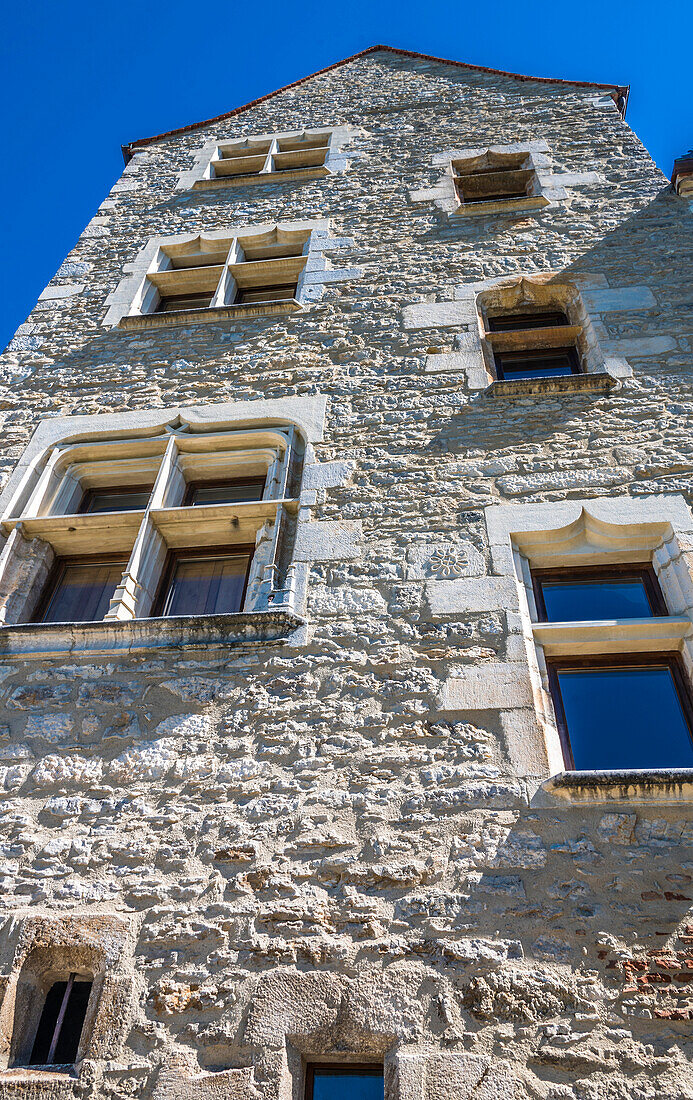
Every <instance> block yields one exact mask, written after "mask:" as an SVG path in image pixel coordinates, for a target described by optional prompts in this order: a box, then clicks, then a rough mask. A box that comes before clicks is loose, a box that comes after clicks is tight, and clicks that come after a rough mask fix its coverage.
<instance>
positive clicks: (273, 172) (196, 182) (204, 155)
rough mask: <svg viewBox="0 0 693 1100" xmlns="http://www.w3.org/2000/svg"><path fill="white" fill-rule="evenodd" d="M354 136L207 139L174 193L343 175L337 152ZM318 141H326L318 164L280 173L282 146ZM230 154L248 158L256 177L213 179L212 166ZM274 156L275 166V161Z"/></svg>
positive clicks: (294, 133) (326, 130)
mask: <svg viewBox="0 0 693 1100" xmlns="http://www.w3.org/2000/svg"><path fill="white" fill-rule="evenodd" d="M354 132H355V129H354V127H349V126H322V127H321V126H318V127H310V128H308V129H305V130H287V131H283V132H281V133H272V134H253V135H249V136H246V137H237V138H230V139H228V140H227V139H221V140H220V139H219V138H218V137H215V138H211V139H210V140H209V141H207V142H206V143H205V145H204V146H203V147H202V149H201V150H200V151H199V153H198V154H197V156H196V157H195V162H194V164H193V167H192V168H190V169H188V170H186V171H185V172H182V173H181V175H180V176H179V178H178V181H177V183H176V190H177V191H189V190H191V189H194V190H209V189H219V188H227V187H246V186H252V185H253V184H255V185H257V184H265V185H267V184H272V183H282V182H284V181H293V180H307V179H319V178H320V177H321V176H329V175H333V174H334V173H336V172H343V171H344V170H345V169H346V167H347V160H346V157H345V156H344V154H343V153H342V152H341V149H342V146H343V145H344V144H345V142H347V141H348V140H349V138H350V136H351V134H352V133H354ZM320 138H325V139H326V144H325V157H324V160H323V162H322V163H321V164H318V165H313V166H308V167H304V168H300V169H296V168H288V169H283V168H282V167H281V153H280V152H279V147H280V146H281V144H282V143H283V142H296V143H298V142H300V141H301V140H306V143H307V144H308V143H309V142H311V141H314V140H315V139H320ZM265 146H267V148H266V149H264V147H265ZM254 148H258V149H259V152H258V156H257V158H255V157H253V156H252V152H253V149H254ZM234 150H237V151H238V152H239V154H241V155H242V156H243V158H244V159H245V157H246V156H247V155H250V159H251V160H252V162H253V164H254V165H256V164H257V165H258V166H259V167H258V170H257V173H256V174H248V175H239V176H233V175H222V176H217V175H216V167H215V166H216V164H217V163H218V162H219V161H220V160H223V159H227V158H230V156H231V154H233V152H234ZM278 153H279V162H277V161H276V160H275V157H276V156H277V154H278ZM309 159H310V158H309ZM261 162H262V163H261Z"/></svg>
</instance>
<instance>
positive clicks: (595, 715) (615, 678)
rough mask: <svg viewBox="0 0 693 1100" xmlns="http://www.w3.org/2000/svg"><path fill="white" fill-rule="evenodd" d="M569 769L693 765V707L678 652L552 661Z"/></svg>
mask: <svg viewBox="0 0 693 1100" xmlns="http://www.w3.org/2000/svg"><path fill="white" fill-rule="evenodd" d="M547 668H548V672H549V683H550V686H551V694H552V697H553V701H554V706H555V708H556V719H557V722H558V728H559V732H560V734H561V738H562V740H563V750H564V754H565V759H566V766H567V767H568V768H577V769H578V770H583V769H590V770H597V771H611V770H614V769H616V770H618V769H621V768H646V769H650V768H690V767H693V742H692V740H691V737H692V731H693V710H692V708H691V701H690V693H689V688H688V685H687V683H686V678H685V673H684V670H683V666H682V662H681V657H680V655H679V654H678V653H670V654H667V653H656V654H647V653H644V654H633V655H632V656H625V655H624V656H621V657H618V658H614V657H601V658H599V657H589V658H584V659H582V660H581V659H579V658H577V659H573V660H570V659H565V658H564V659H562V660H550V661H547Z"/></svg>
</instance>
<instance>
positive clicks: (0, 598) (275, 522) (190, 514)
mask: <svg viewBox="0 0 693 1100" xmlns="http://www.w3.org/2000/svg"><path fill="white" fill-rule="evenodd" d="M325 405H326V400H325V398H324V397H321V396H318V397H306V398H285V399H281V398H280V399H277V400H274V401H264V400H257V401H249V402H231V403H227V404H223V405H216V406H215V405H211V406H198V407H191V408H179V409H172V410H156V411H155V412H149V413H136V414H134V420H135V423H134V424H133V414H132V413H124V414H106V415H95V416H83V417H67V418H62V419H57V418H56V420H50V421H44V422H43V424H42V425H41V426H40V428H39V430H38V431H37V433H36V436H35V437H34V440H32V443H31V444H30V446H29V448H27V452H26V453H25V455H24V456H23V459H22V461H21V462H20V465H19V467H18V469H17V470H16V471H15V474H14V475H13V477H12V478H11V479H10V482H9V483H8V486H7V488H6V489H5V491H4V493H3V494H2V497H0V517H1V519H0V523H1V524H2V528H3V531H4V533H5V534H6V535H7V539H6V542H5V545H4V548H3V549H2V552H1V553H0V622H2V623H3V624H4V625H3V626H1V627H0V638H2V641H1V642H0V645H3V646H4V651H5V653H7V654H10V655H11V654H15V655H18V654H21V653H24V654H25V655H28V654H41V653H44V655H45V653H46V652H50V651H53V649H55V651H56V652H62V651H64V650H65V649H71V648H74V647H75V645H76V644H77V646H78V648H83V649H85V650H88V651H91V650H92V649H94V650H96V651H102V650H103V649H106V650H107V649H109V648H113V647H115V648H118V647H120V646H124V647H127V648H129V649H130V648H132V646H133V645H135V646H136V647H137V646H139V647H143V648H148V647H150V646H152V645H169V644H175V645H181V644H194V643H197V642H215V643H216V642H219V643H220V644H226V643H229V642H235V641H238V640H240V639H244V640H248V641H249V642H253V641H255V642H261V643H262V644H266V643H268V642H271V641H274V640H278V639H280V638H285V637H286V636H287V635H288V634H290V633H292V632H294V631H296V630H297V629H299V628H300V627H301V626H302V624H303V623H304V622H305V620H304V618H303V615H304V612H305V605H306V598H307V576H308V562H309V561H310V560H312V557H311V553H313V556H315V554H317V556H318V557H320V548H319V546H318V549H317V551H314V552H312V551H311V550H310V549H309V548H308V549H306V545H307V543H310V538H308V540H307V543H306V538H305V536H304V537H303V544H304V545H303V549H302V548H301V546H298V540H299V539H300V538H301V533H302V529H303V527H304V526H305V525H306V524H307V523H308V522H309V520H310V504H311V503H312V502H313V500H314V498H315V496H316V491H315V489H306V490H305V491H304V483H303V472H305V468H306V467H307V466H313V467H318V464H317V463H316V461H315V454H314V450H313V443H314V442H316V441H318V440H319V439H321V438H322V431H323V424H324V415H325ZM37 436H38V438H37ZM143 440H144V442H145V445H144V452H145V453H143V446H142V442H141V441H143ZM138 441H140V442H138ZM229 443H232V444H233V447H232V448H231V450H230V449H229V446H228V444H229ZM205 449H206V450H205ZM234 450H235V452H236V456H235V457H236V458H238V456H241V457H242V460H243V461H244V462H246V463H247V461H249V458H248V456H250V457H251V458H252V461H254V462H255V464H256V465H257V464H258V463H264V466H265V468H266V469H267V471H268V472H269V476H268V478H267V492H266V496H265V499H264V500H262V501H255V502H250V503H248V504H240V505H239V504H235V505H211V506H208V508H210V512H209V517H210V518H209V520H207V522H206V524H205V532H204V533H203V534H202V536H201V535H200V532H199V524H200V511H201V510H200V506H191V507H177V506H176V504H177V499H178V497H180V498H181V499H182V494H183V492H184V484H183V480H184V478H183V474H184V473H185V474H187V475H188V476H193V477H194V476H195V471H196V469H199V466H200V464H202V465H205V464H207V463H209V462H210V461H212V460H211V459H210V458H209V456H210V455H212V456H213V461H214V465H215V469H217V470H218V469H220V468H221V467H222V466H224V463H226V466H225V467H224V468H225V469H228V468H230V465H229V461H228V455H229V454H232V453H233V451H234ZM116 452H117V453H118V454H119V456H120V460H121V462H122V471H123V475H122V476H125V477H126V478H128V477H130V478H135V479H140V478H141V477H142V475H143V474H147V473H148V474H149V475H152V474H153V473H154V465H156V466H157V469H158V472H157V474H156V480H155V482H154V488H153V490H152V497H151V499H150V504H149V506H148V507H147V509H146V510H144V511H139V512H133V513H128V512H125V513H111V514H110V526H109V513H81V514H73V513H71V512H69V511H67V512H66V511H65V510H66V508H69V507H76V506H77V505H76V501H77V499H78V496H79V494H80V493H81V491H82V489H83V488H84V487H89V485H90V482H91V483H92V484H93V483H95V482H98V481H99V480H101V483H104V481H106V480H107V478H105V477H101V478H100V477H99V470H98V469H97V467H98V464H99V463H100V462H102V463H104V465H108V463H105V459H104V455H105V454H107V453H110V454H113V453H116ZM181 453H182V455H183V456H184V457H183V459H179V457H178V456H179V454H181ZM225 454H226V456H227V457H226V458H224V455H225ZM110 461H112V459H111V460H109V462H110ZM235 464H236V466H237V467H238V465H239V463H237V462H236V463H235ZM329 465H330V464H327V466H328V468H327V469H324V468H323V469H324V473H323V474H322V483H324V484H326V485H330V484H340V483H341V480H340V478H342V479H343V477H344V476H348V473H349V470H348V469H347V470H346V471H342V470H341V469H339V470H337V471H336V474H337V480H336V481H334V480H331V477H330V475H331V473H332V471H330V469H329ZM334 465H336V466H344V465H345V464H334ZM210 468H211V467H208V469H207V476H209V469H210ZM302 471H303V472H302ZM287 484H288V488H289V490H290V496H287V495H286V491H285V490H286V489H287ZM306 484H314V485H319V484H321V475H320V471H319V469H318V470H316V472H313V473H312V481H311V480H310V478H309V479H307V482H306ZM55 505H58V510H59V511H60V512H62V513H64V514H60V515H59V514H56V512H55V511H51V508H52V506H55ZM31 513H38V514H33V515H32V514H31ZM212 513H214V515H213V516H212ZM186 515H187V519H186ZM114 516H116V517H117V524H114V523H113V517H114ZM85 521H86V523H85ZM312 526H314V527H317V528H322V527H324V526H325V525H321V524H314V525H312ZM327 526H329V525H327ZM116 530H117V531H118V537H119V538H120V540H121V542H123V541H124V542H127V544H128V545H127V548H126V549H127V550H128V552H129V553H130V560H129V562H128V567H127V569H126V570H125V571H124V573H123V579H122V583H121V585H120V586H119V587H118V589H117V590H116V593H115V596H114V598H113V600H112V601H111V607H110V608H109V612H108V614H107V616H106V618H105V619H104V620H103V621H99V622H94V623H79V624H58V623H30V622H26V621H25V620H26V619H27V618H28V617H29V616H30V615H31V611H32V609H33V607H34V606H35V604H36V601H37V600H38V599H39V598H40V594H41V592H42V590H43V587H44V585H45V583H46V579H47V577H48V573H49V569H50V566H51V564H52V562H53V560H54V558H55V557H56V556H63V555H64V554H65V553H66V552H67V551H68V549H69V548H70V547H71V546H75V540H80V542H79V545H78V546H75V549H78V550H80V549H81V551H82V552H85V550H84V548H85V547H86V546H88V547H89V552H90V553H93V552H94V549H96V550H97V551H98V547H99V545H100V543H103V542H104V541H106V540H107V541H108V549H109V550H112V549H113V537H114V531H116ZM219 531H223V534H224V539H223V540H221V539H218V537H217V533H218V532H219ZM229 531H231V532H232V535H231V537H230V536H229ZM191 532H192V533H191ZM316 534H317V535H318V543H319V536H320V532H316ZM343 534H344V532H343ZM249 535H252V539H251V538H250V537H249ZM323 535H324V532H323ZM186 541H187V544H188V545H193V544H200V545H202V546H204V545H205V542H206V545H208V546H210V545H211V544H212V543H213V542H215V541H223V542H225V543H228V542H229V541H237V542H239V543H240V542H246V543H247V542H248V541H253V542H254V543H255V553H254V556H253V562H252V565H251V573H250V578H249V582H248V587H247V591H246V597H245V603H244V608H243V611H241V612H232V613H227V614H221V615H211V616H197V617H193V618H192V619H188V618H186V617H183V618H177V617H175V616H174V617H171V618H170V619H168V618H151V617H148V612H149V608H150V606H151V602H152V599H153V597H154V595H155V591H156V580H157V577H158V576H159V574H160V570H161V569H162V568H163V563H164V559H165V550H166V549H167V547H168V545H173V546H174V547H175V546H180V545H183V544H185V543H186ZM323 541H324V538H323ZM347 541H348V540H347ZM324 552H326V553H328V556H329V544H328V547H327V550H325V551H324ZM353 553H356V551H354V552H353Z"/></svg>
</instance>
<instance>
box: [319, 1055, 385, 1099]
mask: <svg viewBox="0 0 693 1100" xmlns="http://www.w3.org/2000/svg"><path fill="white" fill-rule="evenodd" d="M383 1095H384V1084H383V1067H382V1065H379V1066H378V1065H373V1064H366V1065H344V1064H338V1065H320V1064H316V1065H309V1066H307V1067H306V1096H305V1100H383Z"/></svg>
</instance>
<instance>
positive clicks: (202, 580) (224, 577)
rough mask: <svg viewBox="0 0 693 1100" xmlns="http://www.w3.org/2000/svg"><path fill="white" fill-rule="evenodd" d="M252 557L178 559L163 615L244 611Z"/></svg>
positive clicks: (206, 556) (229, 555)
mask: <svg viewBox="0 0 693 1100" xmlns="http://www.w3.org/2000/svg"><path fill="white" fill-rule="evenodd" d="M249 564H250V555H249V554H224V555H219V554H214V555H210V554H208V555H200V556H199V557H197V556H196V557H180V558H178V559H174V565H173V571H172V576H171V582H170V586H169V589H168V592H167V595H166V599H165V602H164V608H163V611H162V614H163V615H215V614H226V613H228V612H232V611H240V610H241V607H242V604H243V593H244V591H245V581H246V576H247V573H248V566H249Z"/></svg>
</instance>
